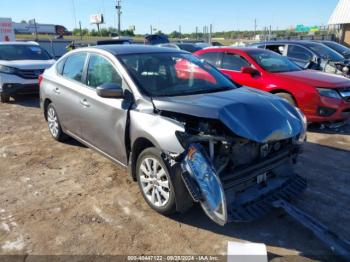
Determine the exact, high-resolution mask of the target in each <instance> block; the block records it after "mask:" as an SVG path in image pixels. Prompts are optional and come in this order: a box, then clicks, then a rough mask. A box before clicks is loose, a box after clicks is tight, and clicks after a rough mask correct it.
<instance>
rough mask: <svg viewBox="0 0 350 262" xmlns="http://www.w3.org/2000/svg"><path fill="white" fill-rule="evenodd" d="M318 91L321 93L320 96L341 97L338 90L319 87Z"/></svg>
mask: <svg viewBox="0 0 350 262" xmlns="http://www.w3.org/2000/svg"><path fill="white" fill-rule="evenodd" d="M317 91H318V93H319V94H320V96H325V97H330V98H336V99H341V96H340V94H339V93H338V92H337V91H336V90H333V89H327V88H317Z"/></svg>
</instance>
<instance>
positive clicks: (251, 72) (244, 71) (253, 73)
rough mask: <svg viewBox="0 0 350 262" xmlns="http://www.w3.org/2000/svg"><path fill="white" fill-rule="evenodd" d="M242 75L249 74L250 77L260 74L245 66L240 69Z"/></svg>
mask: <svg viewBox="0 0 350 262" xmlns="http://www.w3.org/2000/svg"><path fill="white" fill-rule="evenodd" d="M241 72H242V74H249V75H251V76H256V75H260V72H259V71H258V70H256V69H255V68H253V67H249V66H245V67H242V69H241Z"/></svg>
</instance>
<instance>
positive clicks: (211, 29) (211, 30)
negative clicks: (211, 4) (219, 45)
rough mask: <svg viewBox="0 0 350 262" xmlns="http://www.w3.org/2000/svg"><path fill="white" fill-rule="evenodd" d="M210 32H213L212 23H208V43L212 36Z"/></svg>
mask: <svg viewBox="0 0 350 262" xmlns="http://www.w3.org/2000/svg"><path fill="white" fill-rule="evenodd" d="M212 34H213V25H212V24H210V27H209V37H208V43H209V45H211V37H212Z"/></svg>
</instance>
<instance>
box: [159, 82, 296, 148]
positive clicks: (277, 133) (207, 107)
mask: <svg viewBox="0 0 350 262" xmlns="http://www.w3.org/2000/svg"><path fill="white" fill-rule="evenodd" d="M153 103H154V105H155V107H156V108H157V109H158V110H161V111H169V112H176V113H182V114H187V115H192V116H197V117H202V118H210V119H218V120H220V121H221V122H222V123H223V124H225V125H226V126H227V127H228V128H229V129H231V130H232V132H233V133H235V134H236V135H238V136H241V137H244V138H247V139H250V140H253V141H256V142H259V143H265V142H268V141H273V140H282V139H287V138H291V137H294V136H296V135H298V134H299V133H300V132H301V131H302V130H303V123H302V120H301V118H300V116H299V113H298V112H297V111H296V109H295V108H294V107H293V106H291V105H290V104H288V102H286V101H284V100H283V99H280V98H279V97H277V96H275V95H272V94H269V93H266V92H263V91H259V90H256V89H252V88H248V87H242V88H238V89H234V90H229V91H224V92H217V93H208V94H199V95H189V96H176V97H157V98H154V99H153Z"/></svg>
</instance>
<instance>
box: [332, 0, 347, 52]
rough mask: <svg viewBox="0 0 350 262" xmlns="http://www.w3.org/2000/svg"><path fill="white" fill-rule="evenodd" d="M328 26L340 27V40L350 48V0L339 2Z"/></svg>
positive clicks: (340, 0)
mask: <svg viewBox="0 0 350 262" xmlns="http://www.w3.org/2000/svg"><path fill="white" fill-rule="evenodd" d="M328 24H329V25H330V26H340V29H341V30H340V36H339V37H340V40H341V42H343V43H344V44H346V45H348V46H350V0H339V2H338V4H337V6H336V8H335V9H334V11H333V13H332V15H331V17H330V18H329V21H328Z"/></svg>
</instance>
